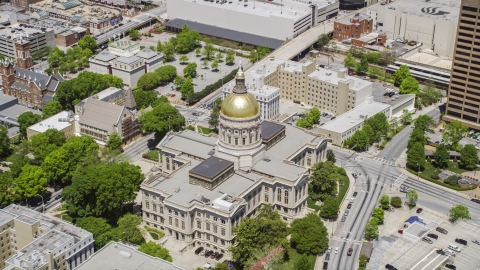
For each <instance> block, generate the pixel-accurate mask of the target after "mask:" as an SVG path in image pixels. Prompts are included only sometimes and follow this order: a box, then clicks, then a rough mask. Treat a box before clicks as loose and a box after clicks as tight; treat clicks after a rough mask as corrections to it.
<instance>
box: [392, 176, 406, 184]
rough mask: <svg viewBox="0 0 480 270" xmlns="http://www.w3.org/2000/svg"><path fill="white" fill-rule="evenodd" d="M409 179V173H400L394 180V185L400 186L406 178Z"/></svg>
mask: <svg viewBox="0 0 480 270" xmlns="http://www.w3.org/2000/svg"><path fill="white" fill-rule="evenodd" d="M407 179H408V176H407V175H405V174H400V175H399V176H398V177H397V179H395V181H394V182H393V185H394V186H396V187H399V186H401V185H402V184H403V182H404V181H405V180H407Z"/></svg>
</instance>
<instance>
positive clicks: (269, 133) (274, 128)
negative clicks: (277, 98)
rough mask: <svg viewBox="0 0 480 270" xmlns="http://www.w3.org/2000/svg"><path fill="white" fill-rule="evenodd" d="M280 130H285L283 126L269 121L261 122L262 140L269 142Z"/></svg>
mask: <svg viewBox="0 0 480 270" xmlns="http://www.w3.org/2000/svg"><path fill="white" fill-rule="evenodd" d="M282 130H285V126H284V125H280V124H277V123H274V122H270V121H263V122H262V125H261V135H262V140H269V139H271V138H272V137H273V136H274V135H275V134H277V133H279V132H280V131H282Z"/></svg>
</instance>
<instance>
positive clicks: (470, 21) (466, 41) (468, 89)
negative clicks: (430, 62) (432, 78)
mask: <svg viewBox="0 0 480 270" xmlns="http://www.w3.org/2000/svg"><path fill="white" fill-rule="evenodd" d="M475 30H476V31H477V32H478V31H480V1H478V0H463V1H462V6H461V9H460V20H459V24H458V30H457V41H456V44H455V53H454V55H455V56H454V60H453V66H452V75H451V77H450V88H449V89H448V102H447V110H446V114H445V116H444V117H443V119H444V120H445V121H454V120H460V121H461V122H463V123H464V124H466V125H467V126H468V127H469V128H472V129H476V130H480V110H479V107H480V60H479V59H480V36H478V34H477V35H476V34H475Z"/></svg>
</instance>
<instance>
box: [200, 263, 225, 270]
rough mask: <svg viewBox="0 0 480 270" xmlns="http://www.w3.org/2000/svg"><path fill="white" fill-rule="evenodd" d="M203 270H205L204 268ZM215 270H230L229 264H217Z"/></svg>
mask: <svg viewBox="0 0 480 270" xmlns="http://www.w3.org/2000/svg"><path fill="white" fill-rule="evenodd" d="M201 270H203V268H202V269H201ZM215 270H230V269H228V265H227V263H216V264H215Z"/></svg>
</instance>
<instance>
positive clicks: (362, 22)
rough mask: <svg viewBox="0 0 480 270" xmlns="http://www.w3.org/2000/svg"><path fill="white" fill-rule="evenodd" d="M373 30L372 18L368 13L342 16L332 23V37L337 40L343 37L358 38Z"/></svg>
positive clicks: (341, 39) (343, 38)
mask: <svg viewBox="0 0 480 270" xmlns="http://www.w3.org/2000/svg"><path fill="white" fill-rule="evenodd" d="M372 30H373V19H372V17H371V16H370V15H366V14H361V13H355V14H354V15H352V16H347V17H343V18H341V19H339V20H336V21H335V22H334V24H333V38H334V39H336V40H338V41H343V40H345V39H351V38H360V37H361V36H362V35H365V34H369V33H371V32H372Z"/></svg>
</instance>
